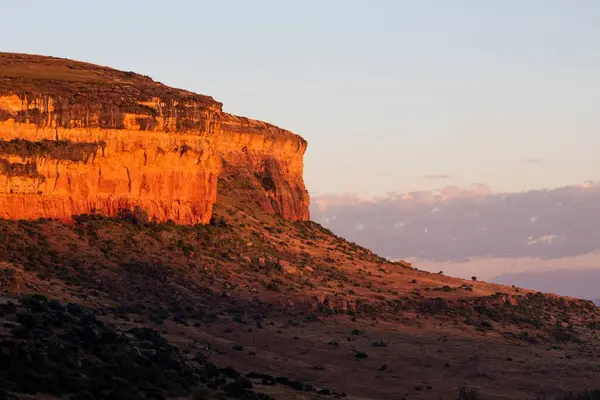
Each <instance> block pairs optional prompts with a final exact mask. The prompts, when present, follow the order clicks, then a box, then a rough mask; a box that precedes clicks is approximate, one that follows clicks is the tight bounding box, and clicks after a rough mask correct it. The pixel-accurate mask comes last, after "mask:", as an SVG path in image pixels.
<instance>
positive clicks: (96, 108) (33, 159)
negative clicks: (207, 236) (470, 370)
mask: <svg viewBox="0 0 600 400" xmlns="http://www.w3.org/2000/svg"><path fill="white" fill-rule="evenodd" d="M306 145H307V143H306V141H305V140H304V139H302V138H301V137H300V136H298V135H295V134H293V133H291V132H289V131H285V130H283V129H280V128H278V127H276V126H273V125H270V124H267V123H265V122H261V121H256V120H252V119H248V118H243V117H237V116H234V115H231V114H227V113H224V112H223V111H222V104H221V103H219V102H217V101H215V100H214V99H212V98H211V97H208V96H202V95H198V94H194V93H191V92H187V91H184V90H179V89H174V88H170V87H167V86H165V85H162V84H160V83H157V82H154V81H153V80H152V79H150V78H148V77H146V76H141V75H137V74H134V73H132V72H122V71H117V70H113V69H110V68H106V67H100V66H97V65H92V64H86V63H81V62H76V61H71V60H66V59H58V58H51V57H41V56H31V55H24V54H12V53H0V216H1V217H3V218H9V219H33V218H38V217H51V218H59V219H65V220H70V219H71V216H72V215H77V214H81V213H89V212H96V213H97V212H102V213H103V214H105V215H116V214H117V213H118V212H119V210H120V209H134V208H135V207H136V206H139V207H141V209H143V210H144V211H146V212H147V213H148V214H149V216H150V217H151V218H155V219H156V220H157V221H167V220H169V219H170V220H173V221H175V222H178V223H183V224H194V223H207V222H208V221H210V218H211V215H212V207H213V204H214V203H215V201H216V198H217V196H218V193H217V182H218V180H219V178H221V179H222V180H224V181H226V182H230V183H231V182H235V185H234V186H235V187H237V188H241V190H243V191H244V193H245V194H246V195H247V197H249V199H250V200H251V201H254V202H257V203H259V204H260V205H261V206H262V207H263V208H264V209H265V210H266V211H268V212H269V213H277V214H280V215H282V216H283V217H284V218H287V219H290V220H308V219H309V211H308V206H309V197H308V194H307V192H306V189H305V186H304V182H303V179H302V169H303V160H302V157H303V155H304V152H305V150H306Z"/></svg>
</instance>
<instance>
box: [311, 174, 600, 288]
mask: <svg viewBox="0 0 600 400" xmlns="http://www.w3.org/2000/svg"><path fill="white" fill-rule="evenodd" d="M322 204H327V207H322ZM598 204H600V183H594V182H590V183H586V184H584V185H573V186H566V187H560V188H556V189H551V190H548V189H545V190H531V191H526V192H518V193H495V192H493V191H491V190H490V188H489V187H488V186H487V185H485V184H477V185H473V186H472V187H469V188H459V187H453V186H450V187H447V188H444V189H441V190H434V191H421V192H411V193H404V194H403V193H390V194H389V195H388V196H381V197H379V198H377V199H375V200H374V201H365V200H362V199H358V198H356V197H346V196H333V197H331V198H319V197H317V198H314V202H313V207H312V216H313V218H314V219H315V220H316V221H321V222H323V223H325V224H326V225H327V227H328V228H330V229H332V230H333V231H334V232H336V233H338V234H340V235H342V236H345V237H346V238H348V239H350V240H351V241H354V242H357V243H361V244H363V245H366V246H367V247H369V248H372V249H374V250H375V251H376V252H378V253H380V254H386V255H389V256H390V257H394V258H402V257H410V256H414V257H418V258H420V259H428V260H435V261H456V260H463V259H468V258H473V257H500V258H511V257H537V258H543V259H555V258H561V257H568V256H577V255H581V254H588V253H591V252H594V251H598V252H599V253H600V245H599V244H598V241H597V238H598V237H599V236H600V215H599V214H598ZM333 216H335V217H336V219H335V220H332V219H331V218H332V217H333ZM357 221H362V223H361V225H360V227H358V226H357ZM400 227H401V228H402V229H399V228H400ZM599 297H600V296H599Z"/></svg>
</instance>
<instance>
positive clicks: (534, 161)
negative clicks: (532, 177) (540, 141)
mask: <svg viewBox="0 0 600 400" xmlns="http://www.w3.org/2000/svg"><path fill="white" fill-rule="evenodd" d="M519 162H520V163H523V164H539V163H541V162H542V160H541V159H540V158H523V159H521V160H519Z"/></svg>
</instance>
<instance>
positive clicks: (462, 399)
mask: <svg viewBox="0 0 600 400" xmlns="http://www.w3.org/2000/svg"><path fill="white" fill-rule="evenodd" d="M477 399H479V396H478V395H477V389H473V388H468V387H466V386H463V387H461V388H459V389H458V400H477Z"/></svg>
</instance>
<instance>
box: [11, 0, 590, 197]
mask: <svg viewBox="0 0 600 400" xmlns="http://www.w3.org/2000/svg"><path fill="white" fill-rule="evenodd" d="M2 14H3V16H4V18H3V19H2V24H0V37H1V38H2V40H0V51H13V52H23V53H36V54H45V55H52V56H59V57H67V58H73V59H78V60H82V61H89V62H93V63H97V64H102V65H108V66H111V67H115V68H119V69H124V70H132V71H135V72H139V73H142V74H145V75H150V76H151V77H153V78H154V79H155V80H157V81H160V82H163V83H165V84H168V85H171V86H176V87H181V88H185V89H189V90H192V91H195V92H198V93H203V94H208V95H211V96H213V97H214V98H215V99H217V100H219V101H221V102H223V103H224V109H225V110H226V111H228V112H232V113H234V114H238V115H244V116H248V117H252V118H257V119H262V120H266V121H269V122H271V123H274V124H276V125H279V126H281V127H284V128H286V129H289V130H292V131H294V132H296V133H298V134H300V135H302V136H303V137H305V138H306V139H307V140H308V142H309V149H308V151H307V154H306V157H305V179H306V183H307V187H308V190H309V192H310V193H311V194H312V195H325V194H346V193H353V194H357V195H359V196H363V197H372V196H382V195H385V194H386V193H389V192H410V191H418V190H431V189H434V188H439V187H444V186H450V185H455V186H460V187H466V186H469V185H471V184H473V183H485V184H487V185H489V186H490V187H491V188H492V189H494V190H495V191H508V192H509V191H522V190H526V189H536V188H553V187H558V186H563V185H568V184H575V183H580V182H584V181H587V180H598V179H600V157H598V148H600V135H599V134H598V131H599V128H600V113H599V112H598V111H597V109H598V106H599V105H600V24H599V23H598V21H600V2H598V1H596V0H573V1H563V0H495V1H493V0H489V1H480V0H471V1H467V0H462V1H461V0H454V1H447V0H438V1H433V0H413V1H403V0H389V1H386V0H362V1H357V0H328V1H323V0H320V1H316V0H314V1H313V0H304V1H301V2H296V1H294V2H292V1H281V0H272V1H271V0H254V1H247V0H239V1H234V0H222V1H216V0H211V1H202V0H189V1H184V0H171V1H168V2H165V1H156V0H145V1H133V0H129V1H127V0H120V1H116V0H103V1H101V2H98V1H94V2H91V1H81V0H54V1H52V2H49V1H45V0H44V1H39V0H29V1H27V2H23V1H19V2H16V1H13V2H7V3H6V4H2Z"/></svg>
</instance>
